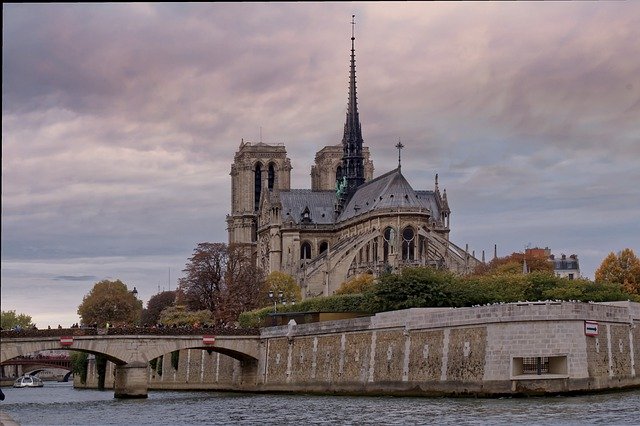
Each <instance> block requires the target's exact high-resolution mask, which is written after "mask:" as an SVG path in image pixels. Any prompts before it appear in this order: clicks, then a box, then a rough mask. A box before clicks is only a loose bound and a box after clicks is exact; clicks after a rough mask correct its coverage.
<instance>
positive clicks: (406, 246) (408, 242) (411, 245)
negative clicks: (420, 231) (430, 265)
mask: <svg viewBox="0 0 640 426" xmlns="http://www.w3.org/2000/svg"><path fill="white" fill-rule="evenodd" d="M415 236H416V234H415V232H414V231H413V228H412V227H410V226H407V227H406V228H404V230H403V231H402V260H414V258H415V254H414V253H415Z"/></svg>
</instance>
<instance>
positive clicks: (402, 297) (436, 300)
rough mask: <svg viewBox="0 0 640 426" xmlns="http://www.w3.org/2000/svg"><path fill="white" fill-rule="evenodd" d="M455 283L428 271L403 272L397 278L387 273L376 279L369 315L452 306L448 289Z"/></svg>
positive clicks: (453, 278)
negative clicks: (372, 313)
mask: <svg viewBox="0 0 640 426" xmlns="http://www.w3.org/2000/svg"><path fill="white" fill-rule="evenodd" d="M455 281H457V277H456V276H455V275H453V274H452V273H450V272H447V271H440V270H436V269H433V268H428V267H414V268H404V269H403V270H402V272H401V273H400V274H391V273H387V274H384V275H382V276H380V278H379V279H378V283H377V285H376V286H375V288H374V290H373V293H374V296H373V300H372V303H373V306H372V309H371V310H372V311H374V312H381V311H393V310H397V309H407V308H422V307H436V306H451V297H450V295H449V294H448V289H449V287H451V286H452V284H453V283H454V282H455Z"/></svg>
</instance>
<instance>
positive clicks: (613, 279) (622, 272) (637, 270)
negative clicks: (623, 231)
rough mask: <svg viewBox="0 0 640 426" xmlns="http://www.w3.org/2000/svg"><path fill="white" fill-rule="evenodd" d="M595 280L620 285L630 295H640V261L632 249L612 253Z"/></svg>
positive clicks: (603, 263)
mask: <svg viewBox="0 0 640 426" xmlns="http://www.w3.org/2000/svg"><path fill="white" fill-rule="evenodd" d="M595 280H596V282H609V283H618V284H621V285H622V286H623V287H624V289H625V290H626V291H628V292H629V293H633V294H640V259H638V256H636V254H635V253H634V252H633V250H632V249H630V248H626V249H624V250H622V251H620V252H618V254H615V253H613V252H611V253H609V254H608V255H607V257H605V258H604V260H603V261H602V263H601V264H600V267H599V268H598V269H597V270H596V274H595Z"/></svg>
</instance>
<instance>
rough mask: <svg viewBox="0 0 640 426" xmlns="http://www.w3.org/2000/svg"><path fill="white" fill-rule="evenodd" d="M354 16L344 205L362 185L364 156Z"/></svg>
mask: <svg viewBox="0 0 640 426" xmlns="http://www.w3.org/2000/svg"><path fill="white" fill-rule="evenodd" d="M355 17H356V16H355V15H351V67H350V70H349V101H348V104H347V118H346V121H345V123H344V136H343V137H342V175H343V182H342V183H343V184H344V186H343V187H344V190H343V191H341V193H340V194H339V198H340V200H339V204H340V205H344V204H346V202H347V201H348V200H349V198H350V197H351V196H352V195H353V193H354V192H355V191H356V189H357V188H358V187H359V186H360V185H362V184H363V183H364V156H363V155H362V145H363V140H362V129H361V126H360V117H359V115H358V97H357V95H356V52H355V39H356V38H355V24H356V22H355Z"/></svg>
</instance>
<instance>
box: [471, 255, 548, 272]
mask: <svg viewBox="0 0 640 426" xmlns="http://www.w3.org/2000/svg"><path fill="white" fill-rule="evenodd" d="M525 262H526V270H527V272H553V263H552V262H550V261H549V259H548V258H547V257H546V256H542V255H538V254H531V253H528V254H526V255H525V253H511V254H510V255H508V256H504V257H496V258H495V259H493V260H491V261H490V262H489V263H483V264H480V265H478V266H477V267H476V269H475V270H474V275H491V274H522V273H523V272H524V269H525V267H524V264H525Z"/></svg>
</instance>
